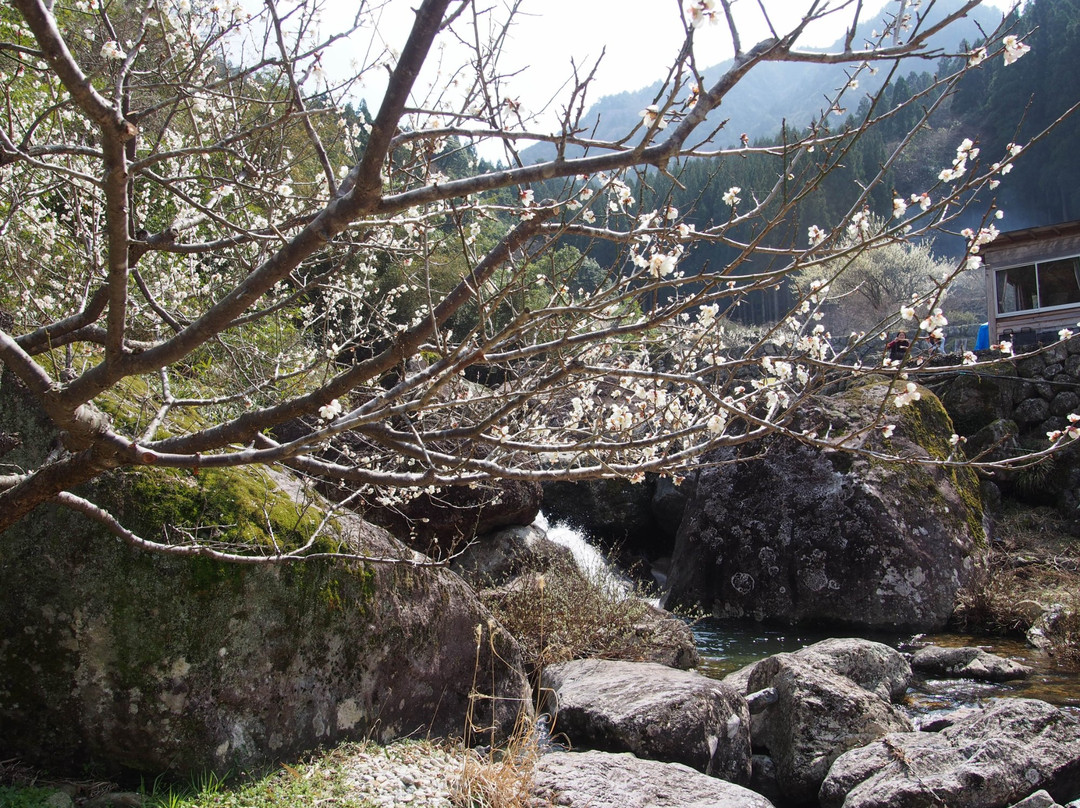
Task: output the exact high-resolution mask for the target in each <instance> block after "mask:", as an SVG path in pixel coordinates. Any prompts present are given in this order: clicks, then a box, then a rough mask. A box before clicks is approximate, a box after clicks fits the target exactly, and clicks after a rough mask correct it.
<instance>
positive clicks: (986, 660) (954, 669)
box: [911, 645, 1031, 682]
mask: <svg viewBox="0 0 1080 808" xmlns="http://www.w3.org/2000/svg"><path fill="white" fill-rule="evenodd" d="M911 667H912V669H913V670H917V671H919V672H920V673H923V674H927V675H928V676H935V677H942V676H959V677H962V678H965V679H983V680H985V681H988V682H1008V681H1011V680H1013V679H1024V678H1026V677H1027V675H1028V674H1029V673H1031V668H1029V667H1027V666H1026V665H1021V664H1020V663H1019V662H1015V661H1013V660H1011V659H1005V658H1004V657H999V656H996V655H994V654H988V653H987V652H986V651H983V650H981V649H979V648H942V647H941V646H939V645H928V646H926V647H925V648H920V649H919V650H918V651H916V652H915V654H914V655H913V656H912V657H911Z"/></svg>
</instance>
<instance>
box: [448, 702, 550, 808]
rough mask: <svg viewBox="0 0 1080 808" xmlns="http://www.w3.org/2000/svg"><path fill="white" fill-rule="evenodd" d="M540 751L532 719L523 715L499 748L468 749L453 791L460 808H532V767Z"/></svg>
mask: <svg viewBox="0 0 1080 808" xmlns="http://www.w3.org/2000/svg"><path fill="white" fill-rule="evenodd" d="M540 754H541V750H540V742H539V737H538V735H537V733H536V727H535V726H534V724H533V722H532V721H531V720H529V719H527V718H525V717H524V716H523V717H522V718H521V719H519V721H518V727H517V729H516V731H515V732H514V735H513V737H512V738H510V739H509V740H508V741H507V742H506V743H504V744H502V745H500V747H499V748H498V749H466V750H465V752H464V756H463V759H462V767H461V778H460V779H459V780H458V782H457V783H455V784H454V787H453V789H452V791H451V798H450V799H451V801H452V802H453V804H454V805H455V806H460V808H531V806H535V804H536V803H535V798H534V797H533V796H532V779H533V769H534V767H535V766H536V761H537V760H538V759H539V757H540Z"/></svg>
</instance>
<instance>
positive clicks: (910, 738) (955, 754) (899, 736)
mask: <svg viewBox="0 0 1080 808" xmlns="http://www.w3.org/2000/svg"><path fill="white" fill-rule="evenodd" d="M1039 789H1045V790H1046V791H1047V792H1048V793H1049V794H1050V796H1051V797H1053V798H1054V799H1055V800H1057V801H1059V802H1064V801H1068V800H1070V799H1074V798H1075V797H1076V796H1077V795H1080V719H1078V718H1077V717H1076V716H1074V715H1070V714H1069V713H1068V712H1066V711H1064V710H1059V709H1058V708H1056V707H1053V706H1052V705H1049V704H1047V703H1046V702H1043V701H1036V700H1034V699H1000V700H997V701H995V702H993V703H992V704H991V705H990V706H989V707H987V708H985V709H984V710H983V711H981V712H980V713H979V714H977V715H976V716H973V717H972V718H970V719H967V720H964V721H959V722H957V723H956V724H954V725H953V726H951V727H948V728H946V729H944V730H942V731H941V732H934V733H929V732H911V733H896V734H892V735H888V736H886V737H885V738H883V739H881V740H879V741H876V742H874V743H871V744H869V745H867V746H864V747H862V748H859V749H854V750H852V751H850V752H847V753H846V754H844V755H842V756H841V757H839V758H838V759H837V760H836V762H835V763H833V765H832V768H831V770H830V771H829V775H828V777H827V778H826V779H825V782H824V783H823V784H822V787H821V791H820V794H819V799H820V802H821V805H822V806H823V808H840V807H841V806H843V808H893V806H900V805H902V806H905V808H931V806H940V805H942V804H945V805H948V806H950V808H1007V806H1010V805H1013V804H1014V803H1016V802H1017V801H1019V800H1021V799H1023V798H1024V797H1026V796H1028V795H1030V794H1032V793H1033V792H1035V791H1037V790H1039Z"/></svg>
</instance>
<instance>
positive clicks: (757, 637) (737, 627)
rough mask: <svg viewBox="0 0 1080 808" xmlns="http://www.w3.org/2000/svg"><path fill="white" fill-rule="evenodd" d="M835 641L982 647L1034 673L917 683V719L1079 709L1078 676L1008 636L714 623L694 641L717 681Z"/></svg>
mask: <svg viewBox="0 0 1080 808" xmlns="http://www.w3.org/2000/svg"><path fill="white" fill-rule="evenodd" d="M836 636H860V637H863V638H864V639H868V640H875V641H877V642H881V643H885V644H886V645H889V646H892V647H893V648H899V649H902V650H903V649H907V648H911V647H913V646H915V645H922V644H927V643H932V644H934V645H945V646H978V647H979V648H982V649H983V650H984V651H989V652H990V653H992V654H997V655H998V656H1003V657H1008V658H1010V659H1015V660H1016V661H1018V662H1021V663H1023V664H1024V665H1027V666H1028V667H1030V668H1031V669H1032V672H1031V675H1030V676H1028V678H1027V679H1021V680H1019V681H1016V682H1004V683H989V682H977V681H974V680H971V679H935V680H922V679H920V678H916V680H915V681H914V682H913V685H912V688H911V690H910V691H909V692H908V697H907V703H908V706H909V707H910V708H911V710H912V712H914V713H915V714H917V715H931V714H934V713H937V712H941V711H947V710H951V709H954V708H956V707H960V706H964V705H974V704H978V703H979V702H981V701H984V700H985V699H989V698H994V697H1001V696H1012V697H1022V698H1033V699H1042V700H1043V701H1048V702H1050V703H1051V704H1056V705H1058V706H1061V707H1073V708H1080V672H1077V671H1069V670H1064V669H1062V668H1060V667H1059V666H1058V665H1056V664H1055V663H1054V660H1053V659H1052V658H1051V657H1049V656H1048V655H1047V654H1046V653H1045V652H1044V651H1039V650H1037V649H1035V648H1031V647H1030V646H1028V645H1027V643H1025V642H1023V641H1021V640H1016V639H1010V638H1007V637H984V636H979V637H975V636H970V635H964V634H919V635H916V636H915V637H912V636H911V635H910V634H904V635H897V634H869V633H860V634H855V635H853V634H850V633H844V632H842V631H840V632H837V631H833V632H825V631H810V630H806V629H795V628H779V627H768V626H762V625H761V624H758V623H744V622H733V621H726V620H714V619H706V620H702V621H699V622H698V623H697V624H696V625H695V626H694V637H695V639H696V640H697V646H698V652H699V653H700V654H701V657H702V663H701V666H700V667H699V668H698V670H699V671H700V672H701V673H704V674H706V675H707V676H711V677H713V678H717V679H720V678H723V677H724V676H726V675H727V674H729V673H731V672H732V671H735V670H738V669H739V668H741V667H743V666H744V665H749V664H750V663H751V662H756V661H758V660H759V659H763V658H764V657H767V656H771V655H772V654H778V653H781V652H784V651H797V650H799V649H800V648H805V647H806V646H807V645H810V644H812V643H815V642H818V641H819V640H824V639H828V638H829V637H836Z"/></svg>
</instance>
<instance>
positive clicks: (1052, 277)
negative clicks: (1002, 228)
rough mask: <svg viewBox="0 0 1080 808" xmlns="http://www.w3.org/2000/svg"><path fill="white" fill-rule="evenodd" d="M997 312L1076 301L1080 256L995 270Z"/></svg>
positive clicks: (1078, 297) (1079, 289)
mask: <svg viewBox="0 0 1080 808" xmlns="http://www.w3.org/2000/svg"><path fill="white" fill-rule="evenodd" d="M996 281H997V310H998V314H1010V313H1012V312H1014V311H1029V310H1030V309H1045V308H1050V307H1052V306H1067V305H1070V304H1075V303H1080V256H1074V257H1072V258H1063V259H1059V260H1056V261H1040V262H1039V263H1037V264H1028V265H1027V266H1021V267H1012V268H1010V269H999V270H998V271H997V273H996Z"/></svg>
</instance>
